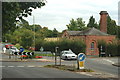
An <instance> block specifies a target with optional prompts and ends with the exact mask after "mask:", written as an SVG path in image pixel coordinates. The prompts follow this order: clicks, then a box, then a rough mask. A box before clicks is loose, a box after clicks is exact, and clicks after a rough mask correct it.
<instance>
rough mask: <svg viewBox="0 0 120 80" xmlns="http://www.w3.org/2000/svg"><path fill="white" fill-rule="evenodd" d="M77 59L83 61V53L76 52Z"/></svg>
mask: <svg viewBox="0 0 120 80" xmlns="http://www.w3.org/2000/svg"><path fill="white" fill-rule="evenodd" d="M78 60H79V61H84V60H85V54H84V53H79V54H78Z"/></svg>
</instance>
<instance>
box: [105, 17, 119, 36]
mask: <svg viewBox="0 0 120 80" xmlns="http://www.w3.org/2000/svg"><path fill="white" fill-rule="evenodd" d="M107 33H108V34H111V35H117V25H116V21H115V20H112V19H111V17H110V16H109V15H108V16H107Z"/></svg>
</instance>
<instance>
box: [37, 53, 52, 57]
mask: <svg viewBox="0 0 120 80" xmlns="http://www.w3.org/2000/svg"><path fill="white" fill-rule="evenodd" d="M35 56H54V55H52V54H41V53H35Z"/></svg>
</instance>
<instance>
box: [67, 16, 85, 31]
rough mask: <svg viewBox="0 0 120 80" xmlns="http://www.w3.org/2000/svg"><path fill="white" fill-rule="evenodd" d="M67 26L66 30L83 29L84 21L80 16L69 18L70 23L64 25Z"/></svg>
mask: <svg viewBox="0 0 120 80" xmlns="http://www.w3.org/2000/svg"><path fill="white" fill-rule="evenodd" d="M66 26H67V27H68V30H74V31H79V30H84V29H85V21H83V19H82V18H77V19H76V20H74V19H72V20H70V23H69V24H68V25H66Z"/></svg>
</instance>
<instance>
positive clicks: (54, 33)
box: [52, 28, 59, 37]
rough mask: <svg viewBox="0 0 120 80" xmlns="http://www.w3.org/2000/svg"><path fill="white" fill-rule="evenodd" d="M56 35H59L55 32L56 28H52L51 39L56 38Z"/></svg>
mask: <svg viewBox="0 0 120 80" xmlns="http://www.w3.org/2000/svg"><path fill="white" fill-rule="evenodd" d="M58 34H59V33H58V31H57V30H56V28H54V29H53V31H52V37H57V36H58Z"/></svg>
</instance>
